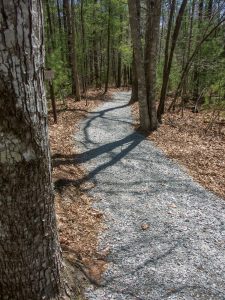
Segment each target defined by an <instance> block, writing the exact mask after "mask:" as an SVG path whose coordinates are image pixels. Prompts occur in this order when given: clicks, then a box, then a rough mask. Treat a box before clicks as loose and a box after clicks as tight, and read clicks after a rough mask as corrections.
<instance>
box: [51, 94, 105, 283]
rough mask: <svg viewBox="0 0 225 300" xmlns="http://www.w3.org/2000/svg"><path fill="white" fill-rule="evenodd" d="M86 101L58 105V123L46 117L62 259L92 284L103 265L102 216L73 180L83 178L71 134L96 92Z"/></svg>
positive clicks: (91, 106)
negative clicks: (100, 248)
mask: <svg viewBox="0 0 225 300" xmlns="http://www.w3.org/2000/svg"><path fill="white" fill-rule="evenodd" d="M107 97H109V95H107ZM87 99H88V100H87V105H86V99H84V100H82V101H80V102H74V101H73V99H66V105H67V107H66V109H65V107H64V105H63V104H61V105H58V107H57V110H58V124H53V120H52V114H51V113H50V115H49V136H50V146H51V155H52V158H53V181H54V182H55V183H57V182H60V181H62V182H61V186H60V189H59V190H56V195H55V203H56V213H57V220H58V228H59V239H60V243H61V247H62V249H63V252H64V255H65V256H66V258H67V259H69V260H70V261H71V262H73V263H75V264H76V263H78V264H80V266H81V267H82V268H83V269H82V271H84V270H85V272H86V273H85V274H86V275H87V277H90V278H89V279H92V277H93V281H94V280H98V279H99V277H100V275H99V274H100V273H101V272H102V271H104V266H105V261H104V258H105V257H104V254H102V253H98V252H97V244H98V235H99V232H100V231H101V230H103V222H102V218H103V216H102V213H101V212H99V211H98V210H95V209H94V208H93V207H92V199H91V198H90V197H88V196H87V195H86V194H85V192H84V189H85V188H90V186H88V185H87V184H86V186H83V187H81V186H79V184H77V183H76V180H77V179H79V178H82V177H83V176H84V175H85V170H84V169H83V168H81V166H79V164H78V163H76V162H75V161H73V158H75V157H76V143H75V141H74V139H73V135H74V132H75V130H78V129H79V121H80V120H81V119H82V118H84V117H85V116H86V115H87V113H88V112H90V111H91V110H93V109H94V108H95V107H96V106H97V105H99V104H100V103H102V96H100V93H99V92H94V91H91V92H89V93H88V95H87ZM54 158H59V161H58V162H59V163H58V164H56V166H55V167H54V162H55V161H56V162H57V160H55V159H54ZM68 160H69V163H67V161H68ZM103 262H104V263H103ZM96 266H97V267H96ZM93 270H96V271H95V272H94V271H93ZM93 272H94V273H96V274H92V273H93Z"/></svg>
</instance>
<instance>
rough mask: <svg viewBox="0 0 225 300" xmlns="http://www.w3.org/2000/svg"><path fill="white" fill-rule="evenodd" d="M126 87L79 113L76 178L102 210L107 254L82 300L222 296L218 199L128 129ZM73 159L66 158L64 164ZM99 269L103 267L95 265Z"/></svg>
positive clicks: (223, 210)
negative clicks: (87, 111) (80, 170)
mask: <svg viewBox="0 0 225 300" xmlns="http://www.w3.org/2000/svg"><path fill="white" fill-rule="evenodd" d="M129 99H130V93H126V92H116V93H114V96H113V100H112V101H107V102H106V103H104V104H103V105H101V106H98V107H97V108H96V109H95V110H94V111H92V112H91V113H90V114H89V115H88V116H87V118H85V119H84V120H82V121H81V123H80V130H79V132H77V133H76V135H75V139H76V141H77V143H78V145H79V149H78V154H77V155H78V156H77V159H78V160H79V162H80V166H81V167H84V168H85V169H86V170H87V172H86V173H85V174H84V175H83V177H82V178H80V179H79V183H82V184H84V185H86V188H85V191H86V192H88V191H89V195H90V196H91V197H92V198H93V199H94V200H95V201H94V202H93V207H94V209H96V210H97V211H98V212H100V213H102V214H104V223H105V230H104V231H102V233H101V235H100V237H99V252H100V253H101V251H102V252H103V253H105V254H108V255H107V257H106V259H107V262H108V265H107V269H106V271H105V272H104V274H103V276H102V278H101V280H100V281H98V284H97V286H96V284H94V285H93V286H90V287H89V288H87V289H86V293H85V295H86V297H87V299H89V300H110V299H112V300H152V299H154V300H161V299H168V300H172V299H173V300H175V299H176V300H180V299H190V300H194V299H200V300H206V299H207V300H210V299H217V300H220V299H221V300H222V299H224V298H225V258H224V251H225V222H224V220H225V202H224V200H223V199H222V198H219V197H217V196H216V195H215V194H213V193H211V192H209V191H207V190H206V189H205V188H204V187H202V186H201V185H199V184H198V183H197V182H195V181H194V180H193V178H192V177H191V176H189V175H188V174H187V172H186V171H184V169H183V168H181V167H180V166H179V164H177V163H176V162H175V161H173V160H171V159H169V158H168V156H166V155H165V154H164V153H163V151H161V150H160V149H159V148H158V147H156V145H155V144H154V142H152V141H150V140H149V139H147V138H146V136H144V135H143V134H141V133H139V132H137V131H135V130H134V121H133V118H132V117H131V109H130V107H129V106H127V103H128V101H129ZM74 162H75V161H71V160H70V161H69V160H68V161H67V165H70V164H71V163H72V164H73V163H74ZM103 271H104V269H103Z"/></svg>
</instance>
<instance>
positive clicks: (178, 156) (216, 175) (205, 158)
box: [132, 103, 225, 198]
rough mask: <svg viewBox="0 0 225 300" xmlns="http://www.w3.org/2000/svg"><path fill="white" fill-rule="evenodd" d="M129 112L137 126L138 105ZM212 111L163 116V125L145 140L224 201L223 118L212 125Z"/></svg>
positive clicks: (188, 111) (224, 142) (186, 110)
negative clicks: (152, 143) (148, 140)
mask: <svg viewBox="0 0 225 300" xmlns="http://www.w3.org/2000/svg"><path fill="white" fill-rule="evenodd" d="M132 112H133V115H134V118H135V121H136V123H135V124H136V126H138V124H139V121H138V118H139V113H138V103H135V104H133V106H132ZM212 115H213V111H210V110H203V111H200V112H199V113H193V112H192V111H191V110H189V109H185V110H184V112H183V116H182V115H181V113H166V114H165V115H164V116H163V122H162V125H160V127H159V129H158V130H157V131H155V132H153V133H151V134H150V135H149V136H148V138H149V139H150V140H151V141H153V142H154V144H155V145H157V146H158V147H159V148H161V149H162V150H163V151H164V153H165V154H166V155H167V156H168V157H170V158H172V159H174V160H175V161H177V162H179V163H180V165H182V166H183V167H184V168H185V169H186V171H187V172H188V173H189V174H190V175H191V176H192V177H193V178H194V179H195V180H196V181H197V182H198V183H200V184H201V185H203V186H204V187H205V188H206V189H208V190H210V191H212V192H214V193H215V194H217V195H219V196H220V197H222V198H225V184H224V183H225V160H224V157H225V126H222V127H221V124H222V125H223V119H222V117H220V119H218V120H217V122H214V123H212V124H211V126H210V128H209V123H210V120H211V119H212Z"/></svg>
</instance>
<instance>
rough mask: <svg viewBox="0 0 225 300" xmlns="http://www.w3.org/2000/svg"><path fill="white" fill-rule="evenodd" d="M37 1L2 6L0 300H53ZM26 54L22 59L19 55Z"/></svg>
mask: <svg viewBox="0 0 225 300" xmlns="http://www.w3.org/2000/svg"><path fill="white" fill-rule="evenodd" d="M43 26H44V24H43V19H42V7H41V1H40V0H36V1H26V2H24V1H22V0H11V1H8V2H6V1H4V2H3V1H2V0H1V1H0V27H1V31H0V39H1V41H2V42H1V48H0V136H1V139H0V149H1V152H0V174H1V178H0V187H1V193H0V203H1V205H0V214H1V226H0V236H1V238H0V299H2V300H4V299H19V300H28V299H46V300H50V299H51V300H52V299H58V295H59V290H60V268H61V256H60V248H59V244H58V239H57V229H56V216H55V209H54V201H53V191H52V181H51V166H50V153H49V143H48V128H47V123H48V120H47V108H46V98H45V91H44V84H43V66H44V54H43V53H44V51H43ZM24 53H26V56H24Z"/></svg>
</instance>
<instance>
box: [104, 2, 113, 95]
mask: <svg viewBox="0 0 225 300" xmlns="http://www.w3.org/2000/svg"><path fill="white" fill-rule="evenodd" d="M108 5H109V7H108V30H107V36H108V38H107V69H106V79H105V91H104V94H106V93H107V92H108V87H109V69H110V43H111V0H109V4H108Z"/></svg>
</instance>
